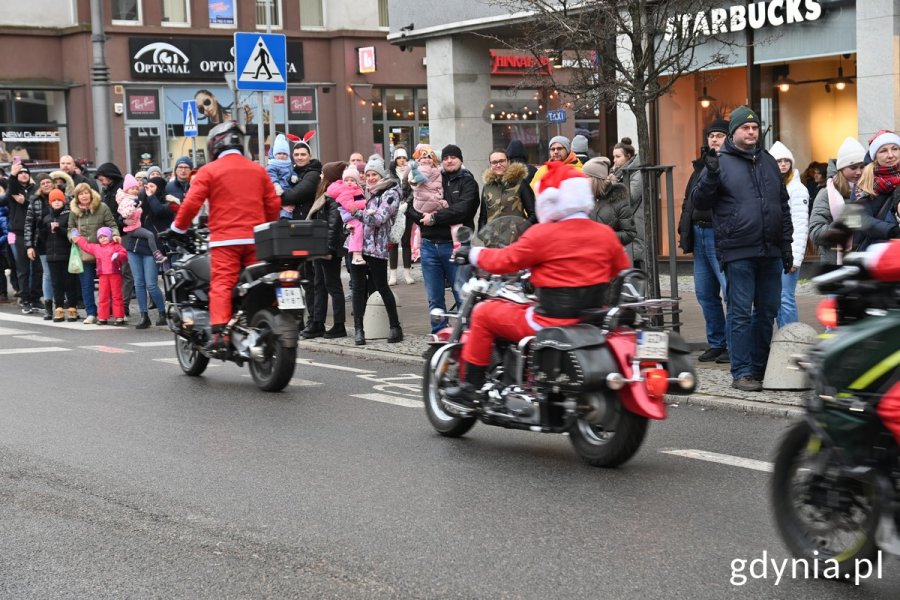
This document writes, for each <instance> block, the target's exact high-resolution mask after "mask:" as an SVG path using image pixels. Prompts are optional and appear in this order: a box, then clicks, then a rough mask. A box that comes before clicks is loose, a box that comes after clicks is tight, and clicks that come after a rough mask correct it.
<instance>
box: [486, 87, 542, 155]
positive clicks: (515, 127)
mask: <svg viewBox="0 0 900 600" xmlns="http://www.w3.org/2000/svg"><path fill="white" fill-rule="evenodd" d="M489 108H490V111H491V112H490V118H491V121H492V122H493V126H492V128H491V132H492V138H493V144H494V147H495V148H506V147H507V146H508V145H509V142H511V141H512V140H519V141H520V142H522V144H523V145H524V146H525V152H526V153H527V155H528V162H529V163H530V164H539V163H541V162H543V161H544V160H546V154H547V152H546V149H544V148H543V146H544V144H543V143H542V140H543V139H546V125H545V123H544V118H545V115H546V105H545V102H544V100H543V96H542V94H541V93H540V92H539V91H538V90H534V89H521V90H516V89H506V90H502V89H494V90H491V103H490V106H489ZM554 135H555V133H554Z"/></svg>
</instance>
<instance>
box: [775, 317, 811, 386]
mask: <svg viewBox="0 0 900 600" xmlns="http://www.w3.org/2000/svg"><path fill="white" fill-rule="evenodd" d="M815 339H816V330H815V329H813V328H812V327H810V326H809V325H807V324H805V323H789V324H787V325H785V326H784V327H782V328H781V329H779V330H777V331H776V332H775V334H774V335H773V336H772V345H771V346H770V347H769V362H768V363H767V364H766V374H765V377H763V388H764V389H767V390H808V389H809V388H810V385H809V380H808V378H807V376H806V373H804V372H803V371H801V370H800V369H799V368H797V366H796V365H794V362H793V360H792V357H794V356H795V355H797V354H804V353H805V352H806V351H807V350H809V348H810V347H811V346H812V345H813V343H814V342H815Z"/></svg>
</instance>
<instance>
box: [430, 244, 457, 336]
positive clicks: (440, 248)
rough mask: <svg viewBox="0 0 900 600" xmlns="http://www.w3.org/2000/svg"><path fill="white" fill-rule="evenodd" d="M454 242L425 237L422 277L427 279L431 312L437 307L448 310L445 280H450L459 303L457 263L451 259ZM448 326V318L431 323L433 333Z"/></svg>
mask: <svg viewBox="0 0 900 600" xmlns="http://www.w3.org/2000/svg"><path fill="white" fill-rule="evenodd" d="M452 254H453V242H438V243H435V242H431V241H429V240H426V239H423V240H422V245H421V262H422V278H423V279H424V280H425V295H426V296H427V297H428V311H429V313H430V312H431V311H432V310H434V309H435V308H439V309H441V310H442V311H446V310H447V304H446V302H445V300H444V297H445V294H444V282H445V281H450V284H451V286H452V287H451V291H452V292H453V299H454V300H455V301H456V304H457V306H458V305H459V291H458V290H457V289H456V287H455V283H456V265H455V264H454V263H452V262H451V261H450V256H451V255H452ZM446 326H447V321H446V319H444V320H442V321H441V322H439V323H434V322H432V323H431V333H437V332H438V331H440V330H441V329H442V328H444V327H446Z"/></svg>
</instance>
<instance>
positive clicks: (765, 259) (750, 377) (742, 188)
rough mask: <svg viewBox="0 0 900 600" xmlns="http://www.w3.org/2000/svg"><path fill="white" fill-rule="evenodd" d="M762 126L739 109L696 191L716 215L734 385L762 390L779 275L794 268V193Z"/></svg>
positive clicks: (696, 198)
mask: <svg viewBox="0 0 900 600" xmlns="http://www.w3.org/2000/svg"><path fill="white" fill-rule="evenodd" d="M759 125H760V120H759V117H758V116H757V114H756V113H755V112H754V111H752V110H751V109H749V108H747V107H746V106H741V107H738V108H736V109H735V110H734V111H732V113H731V119H730V120H729V123H728V133H729V136H730V137H729V138H728V139H726V140H725V144H723V146H722V148H721V151H720V152H716V151H715V150H714V149H712V148H710V149H709V150H708V151H707V153H706V154H705V155H704V156H703V160H704V163H705V165H706V166H705V167H704V169H703V171H701V173H700V175H699V176H698V177H697V182H696V183H695V184H694V188H693V190H692V191H691V200H692V201H693V203H694V207H695V208H697V209H700V210H706V209H712V213H713V226H714V228H715V236H716V254H717V256H718V259H719V262H720V263H722V264H723V265H724V271H725V279H726V281H727V283H728V285H727V292H726V298H727V309H728V320H729V335H728V338H729V341H730V342H731V348H730V354H731V376H732V377H733V379H734V380H733V382H732V384H731V385H732V387H734V388H736V389H739V390H743V391H757V392H758V391H761V390H762V377H763V374H764V373H765V370H766V362H767V361H768V358H769V344H770V343H771V341H772V328H773V323H774V320H775V316H776V315H777V314H778V308H779V306H780V305H781V272H782V271H784V272H787V271H789V270H790V269H791V267H792V266H793V253H792V251H791V241H792V235H793V231H794V228H793V225H792V224H791V214H790V208H789V207H788V193H787V189H786V188H785V187H784V182H783V179H782V176H781V171H780V170H779V169H778V163H776V162H775V159H774V158H773V157H772V155H770V154H769V153H768V152H766V151H765V150H763V149H762V148H761V147H760V146H759V144H758V141H759V135H760V131H759Z"/></svg>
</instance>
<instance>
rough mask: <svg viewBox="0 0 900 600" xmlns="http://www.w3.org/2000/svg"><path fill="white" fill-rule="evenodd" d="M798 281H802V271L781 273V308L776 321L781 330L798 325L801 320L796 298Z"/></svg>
mask: <svg viewBox="0 0 900 600" xmlns="http://www.w3.org/2000/svg"><path fill="white" fill-rule="evenodd" d="M798 279H800V269H797V270H796V271H794V272H793V273H787V274H786V273H784V271H782V272H781V308H780V309H778V317H777V318H776V319H775V322H776V323H778V328H779V329H781V328H782V327H784V326H785V325H787V324H788V323H796V322H797V321H799V320H800V316H799V315H798V314H797V298H796V297H795V291H796V289H797V280H798Z"/></svg>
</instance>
